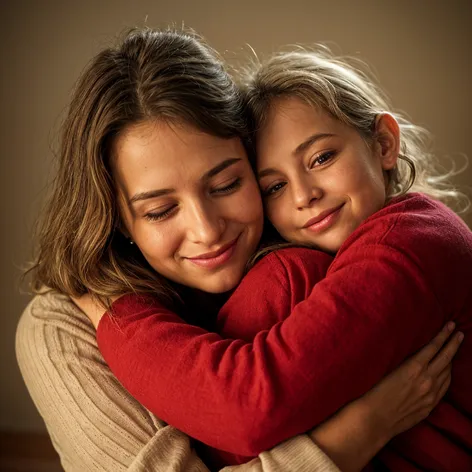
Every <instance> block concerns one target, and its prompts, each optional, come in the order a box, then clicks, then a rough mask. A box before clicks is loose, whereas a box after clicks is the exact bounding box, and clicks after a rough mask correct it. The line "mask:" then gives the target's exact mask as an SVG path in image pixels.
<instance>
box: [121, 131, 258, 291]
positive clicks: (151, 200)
mask: <svg viewBox="0 0 472 472" xmlns="http://www.w3.org/2000/svg"><path fill="white" fill-rule="evenodd" d="M113 173H114V177H115V179H116V182H117V186H118V193H119V195H118V198H119V206H120V210H121V214H122V216H123V218H124V222H125V226H126V230H127V231H128V233H129V237H130V238H131V240H132V241H134V242H135V244H137V246H138V247H139V249H140V250H141V252H142V253H143V255H144V257H145V258H146V260H147V261H148V262H149V264H150V265H151V266H152V267H153V268H154V269H155V270H156V271H157V272H159V273H160V274H162V275H163V276H165V277H167V278H168V279H170V280H173V281H175V282H178V283H180V284H183V285H186V286H189V287H193V288H196V289H200V290H203V291H205V292H210V293H221V292H226V291H228V290H231V289H233V288H234V287H236V285H237V284H238V283H239V281H240V280H241V277H242V276H243V273H244V268H245V264H246V262H247V261H248V258H249V257H250V256H251V254H252V253H253V252H254V250H255V249H256V247H257V245H258V243H259V239H260V237H261V232H262V222H263V215H262V202H261V197H260V193H259V189H258V186H257V182H256V179H255V176H254V174H253V172H252V169H251V167H250V165H249V162H248V159H247V156H246V152H245V150H244V147H243V145H242V144H241V141H240V140H239V139H237V138H234V139H222V138H217V137H215V136H211V135H208V134H205V133H203V132H201V131H199V130H197V129H195V128H193V127H190V126H188V125H185V124H180V125H169V124H166V123H163V122H145V123H142V124H138V125H135V126H132V127H130V128H128V129H127V130H125V132H124V133H122V134H121V135H120V136H119V137H118V138H117V139H116V141H115V143H114V147H113Z"/></svg>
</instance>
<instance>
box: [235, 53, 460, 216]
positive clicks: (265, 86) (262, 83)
mask: <svg viewBox="0 0 472 472" xmlns="http://www.w3.org/2000/svg"><path fill="white" fill-rule="evenodd" d="M363 69H367V68H366V67H365V64H364V63H362V62H361V61H355V60H354V59H351V60H349V59H347V58H342V57H337V56H335V55H334V54H333V53H331V51H330V50H329V49H328V48H326V47H325V46H322V45H318V46H316V47H315V48H313V49H312V50H308V49H304V48H302V47H298V48H296V49H294V50H291V51H288V52H281V53H277V54H274V55H273V56H271V57H270V58H268V59H267V60H265V61H263V62H259V61H257V60H256V61H254V63H253V65H252V67H249V68H248V69H246V70H244V71H243V73H242V74H241V78H240V81H241V83H242V88H243V90H244V93H245V101H246V106H247V112H248V115H249V119H250V122H251V128H252V131H253V134H254V136H255V138H256V139H257V130H258V129H260V128H261V127H262V126H264V123H265V121H266V119H267V116H268V113H269V110H270V108H271V106H272V105H273V102H274V100H275V99H277V98H281V97H289V96H293V97H298V98H301V99H302V100H304V101H306V102H307V103H309V104H310V105H313V106H315V107H320V108H322V109H323V110H325V111H327V112H328V113H330V114H331V115H332V116H333V117H335V118H336V119H338V120H340V121H341V122H343V123H345V124H347V125H348V126H351V127H353V128H355V129H356V130H357V131H358V132H359V133H360V135H361V136H362V137H363V138H364V139H365V140H366V141H367V142H371V141H372V140H373V139H374V137H375V120H376V117H377V115H378V114H379V113H383V112H390V113H391V114H392V115H393V116H395V118H396V120H397V121H398V123H399V126H400V153H399V160H398V163H397V166H396V168H394V169H393V170H391V171H389V172H388V174H389V175H388V177H389V186H388V189H387V196H388V198H392V197H395V196H400V195H403V194H405V193H407V192H408V191H410V190H411V191H418V192H423V193H426V194H428V195H430V196H432V197H433V198H436V199H438V200H442V201H443V202H445V203H447V204H449V205H451V206H457V207H458V208H457V209H458V210H459V202H461V203H462V204H464V203H465V207H466V208H468V205H469V201H468V198H467V197H466V196H465V195H464V194H463V193H461V192H459V191H458V190H457V189H455V188H454V187H453V186H452V185H450V184H449V183H448V180H449V178H450V177H452V176H454V175H456V174H457V173H458V172H457V171H456V170H455V167H453V168H452V170H451V171H450V172H441V168H440V166H438V163H437V161H436V159H435V158H434V156H433V155H432V154H431V153H430V152H428V142H429V139H430V138H429V133H428V132H427V131H426V130H425V129H423V128H421V127H419V126H416V125H414V124H413V123H411V122H410V121H409V120H408V119H407V118H406V117H405V116H403V115H402V114H401V113H397V112H393V111H392V106H391V104H390V101H389V99H388V97H387V96H386V94H385V93H384V92H383V91H382V90H381V89H380V87H379V86H378V85H377V84H376V82H375V80H374V79H373V78H372V77H370V75H371V74H369V73H368V71H367V70H363ZM466 208H464V205H463V208H462V211H465V209H466Z"/></svg>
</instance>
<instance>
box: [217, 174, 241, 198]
mask: <svg viewBox="0 0 472 472" xmlns="http://www.w3.org/2000/svg"><path fill="white" fill-rule="evenodd" d="M239 187H241V178H239V177H238V178H237V179H234V180H233V181H232V182H231V183H230V184H229V185H227V186H226V187H221V188H215V189H214V190H212V192H211V193H214V194H215V193H216V194H217V195H224V194H227V193H231V192H232V191H233V190H236V189H238V188H239Z"/></svg>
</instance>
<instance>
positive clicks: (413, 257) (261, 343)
mask: <svg viewBox="0 0 472 472" xmlns="http://www.w3.org/2000/svg"><path fill="white" fill-rule="evenodd" d="M328 263H329V256H326V255H324V254H322V253H319V252H317V251H310V250H306V249H287V250H283V251H279V252H278V253H276V254H272V255H269V256H267V257H266V258H264V259H263V260H262V261H261V262H260V263H259V264H257V265H256V266H255V267H254V268H253V269H252V270H251V271H250V272H249V274H248V275H247V276H246V277H245V279H244V280H243V281H242V283H241V285H240V287H238V289H237V290H236V291H235V292H234V294H233V295H232V297H231V299H230V300H229V301H228V303H227V304H226V305H225V306H224V307H223V309H222V311H221V318H220V323H221V326H222V333H221V335H218V334H216V333H210V332H208V331H205V330H203V329H201V328H199V327H197V326H192V325H189V324H186V323H185V322H183V321H182V320H181V319H180V318H179V317H178V316H176V315H175V314H174V313H172V312H170V311H169V310H166V309H165V308H163V307H161V306H160V305H159V304H158V303H157V302H156V301H155V300H152V299H150V298H142V297H141V298H137V297H133V296H127V297H123V298H121V299H120V300H118V301H117V302H116V303H115V304H114V312H115V318H114V320H113V321H112V320H111V319H110V317H108V316H106V317H103V318H102V321H101V323H100V325H99V327H98V332H97V337H98V343H99V347H100V349H101V351H102V353H103V355H104V357H105V359H106V361H107V362H108V363H109V365H110V367H111V369H112V370H113V372H114V373H115V374H116V376H117V377H118V379H119V380H120V381H121V382H122V383H123V385H124V386H125V387H126V388H127V389H128V390H129V391H130V392H131V394H132V395H133V396H135V397H136V398H137V399H138V400H139V401H140V402H141V403H142V404H143V405H145V406H146V407H147V408H148V409H149V410H151V411H152V412H154V413H155V414H156V415H158V416H159V417H161V418H162V419H164V420H165V421H167V422H168V423H171V424H173V425H174V426H176V427H177V428H179V429H181V430H182V431H184V432H186V433H187V434H189V435H190V436H192V437H195V438H197V439H199V440H201V441H203V442H204V443H206V444H209V445H211V446H213V447H215V448H218V449H221V450H224V451H229V452H231V453H233V454H239V455H243V456H254V455H257V454H258V453H260V452H261V451H263V450H267V449H269V448H271V447H272V446H274V445H275V444H277V443H279V442H281V441H283V440H285V439H287V438H289V437H292V436H294V435H295V434H299V433H301V432H304V431H307V430H309V429H311V428H312V427H314V426H315V425H317V424H319V423H320V422H322V421H323V420H325V419H326V418H327V417H329V416H331V415H332V414H333V413H334V412H335V411H336V410H337V409H339V408H340V407H341V406H343V405H345V404H346V403H348V402H349V401H351V400H353V399H355V398H357V397H359V396H360V395H362V394H363V393H365V392H366V391H367V390H369V389H370V388H371V387H372V386H373V385H374V384H375V383H376V382H378V381H379V380H380V379H381V378H382V377H383V376H385V375H386V374H387V373H388V372H390V371H391V370H392V369H393V368H394V367H396V366H397V365H398V364H399V363H400V362H401V361H402V360H404V359H405V358H406V357H407V356H408V355H410V354H412V353H413V352H415V351H416V350H418V349H419V348H420V347H421V346H423V345H424V344H425V343H426V342H428V341H429V340H430V339H431V338H432V337H433V336H434V335H435V334H436V332H437V331H439V329H440V328H441V327H442V326H443V324H444V323H445V322H446V320H449V319H454V320H455V321H456V323H457V325H458V327H459V329H461V330H462V331H464V333H465V340H464V342H463V343H462V346H461V348H460V351H459V353H458V355H457V357H456V360H455V361H454V364H453V380H452V384H451V388H450V390H449V393H448V395H447V397H446V400H445V401H443V402H442V403H441V405H440V406H439V407H438V408H437V410H436V411H435V412H433V414H431V415H430V417H429V418H428V420H427V421H424V422H422V423H420V424H419V425H418V426H417V427H415V428H413V429H412V430H410V431H409V432H407V433H404V434H403V435H400V436H398V437H397V439H396V440H394V441H393V442H392V444H391V446H390V447H389V448H388V449H387V450H385V451H384V452H383V453H382V454H381V457H382V459H383V460H384V462H385V463H386V464H387V465H388V466H389V467H390V468H391V469H392V470H399V471H409V470H418V469H419V470H421V469H423V470H424V469H428V470H438V471H454V472H458V471H466V470H472V290H471V287H472V233H471V232H470V230H469V229H468V228H467V227H466V226H465V224H464V223H463V222H462V221H461V220H460V219H459V218H458V217H457V216H456V215H455V214H454V213H452V212H451V211H450V210H448V209H447V208H446V207H445V206H443V205H442V204H440V203H437V202H435V201H433V200H431V199H428V198H426V197H424V196H422V195H418V194H411V195H409V196H407V197H403V198H401V199H396V200H394V201H393V202H392V203H391V204H390V205H388V206H387V207H385V208H384V209H382V210H381V211H379V212H377V213H376V214H375V215H373V216H371V217H370V218H369V219H368V220H367V221H366V222H365V223H364V224H363V225H361V226H360V227H359V228H358V229H357V230H356V231H355V232H354V233H353V234H352V235H351V236H350V237H349V238H348V240H347V241H346V242H345V243H344V245H343V246H342V247H341V249H340V250H339V252H338V254H337V255H336V257H335V259H334V261H333V263H332V264H331V266H330V267H329V269H328V271H327V275H326V277H325V278H323V279H322V280H321V281H319V280H320V279H321V278H322V277H323V273H324V271H325V270H326V266H327V264H328ZM318 281H319V283H317V282H318ZM315 284H316V285H315ZM313 286H314V288H313V290H311V288H312V287H313ZM304 299H306V300H304ZM302 300H304V301H302ZM299 301H300V302H301V303H298V302H299ZM297 303H298V304H297ZM295 305H296V306H295ZM290 312H291V313H290ZM289 314H290V316H287V315H289ZM279 320H280V321H279ZM282 320H283V321H282ZM273 323H276V324H275V325H274V326H272V325H273ZM269 328H270V330H269ZM261 329H266V331H261V332H258V331H259V330H261ZM256 333H257V334H256ZM238 337H239V338H242V339H238V340H234V339H230V338H238ZM415 464H416V466H417V467H416V468H415Z"/></svg>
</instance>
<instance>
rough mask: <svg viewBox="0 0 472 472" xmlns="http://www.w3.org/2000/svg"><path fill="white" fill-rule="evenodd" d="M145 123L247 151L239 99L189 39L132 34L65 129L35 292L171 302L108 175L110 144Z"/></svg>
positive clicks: (79, 93) (90, 77) (208, 55)
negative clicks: (235, 141) (127, 227)
mask: <svg viewBox="0 0 472 472" xmlns="http://www.w3.org/2000/svg"><path fill="white" fill-rule="evenodd" d="M147 120H164V121H167V122H177V123H178V122H185V123H188V124H190V125H192V126H194V127H196V128H198V129H199V130H201V131H203V132H207V133H209V134H212V135H215V136H218V137H222V138H232V137H240V138H242V139H243V142H244V143H245V144H247V143H246V138H247V136H248V132H247V128H246V121H245V119H244V107H243V104H242V100H241V96H240V91H239V90H238V88H237V87H236V85H235V83H234V82H233V80H232V78H231V77H230V76H229V74H228V73H227V71H226V70H225V68H224V66H223V63H222V61H221V60H220V58H219V57H218V56H217V54H216V53H215V51H213V50H212V49H211V48H210V47H209V46H207V45H206V44H205V43H204V42H203V41H202V40H201V39H200V38H199V37H197V36H196V35H195V34H194V33H193V32H181V31H171V30H169V31H153V30H150V29H144V30H132V31H131V32H129V33H128V34H126V36H125V37H124V39H123V40H122V41H121V42H120V44H119V45H118V46H116V47H112V48H108V49H105V50H103V51H102V52H100V53H99V54H98V55H97V56H96V57H95V58H94V59H93V60H92V61H91V63H90V64H89V65H88V67H87V68H86V69H85V71H84V72H83V74H82V76H81V77H80V79H79V81H78V83H77V86H76V89H75V92H74V94H73V97H72V101H71V104H70V107H69V110H68V114H67V117H66V119H65V122H64V124H63V128H62V135H61V143H60V149H59V153H58V172H57V175H56V178H55V181H54V183H53V187H52V193H51V195H50V198H49V201H48V203H47V207H46V209H45V211H44V214H43V215H42V219H41V220H40V222H39V226H38V241H37V242H38V248H37V250H38V252H37V258H36V260H35V261H34V263H33V265H32V267H31V268H30V269H29V271H28V272H30V273H31V274H32V277H33V289H34V290H35V291H39V290H42V289H43V288H44V287H48V288H52V289H56V290H59V291H61V292H63V293H66V294H68V295H72V296H80V295H82V294H84V293H86V292H89V293H92V294H93V295H94V296H96V297H98V298H100V299H101V300H103V301H105V303H106V301H107V300H108V299H109V297H111V296H113V295H119V294H123V293H128V292H134V293H152V294H155V295H158V296H159V297H160V299H161V300H162V301H163V302H166V301H167V302H172V301H173V300H174V299H175V295H176V293H175V290H173V289H172V288H171V285H170V283H169V282H168V281H167V280H166V279H164V278H163V277H161V276H160V275H159V274H157V273H156V272H155V271H154V270H153V269H152V268H151V267H150V266H149V265H148V264H147V262H146V261H145V259H144V257H143V256H142V255H141V253H140V252H139V250H138V249H137V248H136V246H135V245H130V244H129V241H127V240H126V238H125V237H124V235H123V233H122V232H121V231H120V228H121V227H122V225H121V221H120V215H119V211H118V205H117V198H116V191H115V185H114V182H113V178H112V174H111V170H110V152H111V151H110V150H111V146H112V142H113V140H114V139H115V138H116V137H117V135H119V134H120V133H121V132H122V131H123V130H124V129H125V128H127V127H129V126H130V125H133V124H136V123H139V122H143V121H147Z"/></svg>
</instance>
